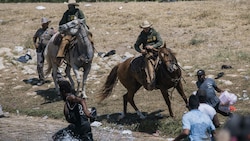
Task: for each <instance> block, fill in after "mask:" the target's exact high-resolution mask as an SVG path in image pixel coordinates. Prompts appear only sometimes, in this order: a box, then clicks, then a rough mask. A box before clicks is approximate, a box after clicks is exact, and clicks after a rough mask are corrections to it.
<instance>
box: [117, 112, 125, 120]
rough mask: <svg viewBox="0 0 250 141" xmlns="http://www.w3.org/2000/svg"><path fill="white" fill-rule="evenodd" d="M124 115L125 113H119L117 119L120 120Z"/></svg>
mask: <svg viewBox="0 0 250 141" xmlns="http://www.w3.org/2000/svg"><path fill="white" fill-rule="evenodd" d="M124 117H125V114H124V113H121V114H120V115H119V116H118V118H117V120H118V121H120V120H121V119H123V118H124Z"/></svg>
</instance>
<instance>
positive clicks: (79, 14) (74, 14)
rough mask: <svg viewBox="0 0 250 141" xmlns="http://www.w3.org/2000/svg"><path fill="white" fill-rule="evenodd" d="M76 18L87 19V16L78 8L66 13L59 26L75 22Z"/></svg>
mask: <svg viewBox="0 0 250 141" xmlns="http://www.w3.org/2000/svg"><path fill="white" fill-rule="evenodd" d="M75 17H77V18H78V19H85V16H84V14H83V12H82V11H81V10H80V9H78V8H76V9H75V10H74V11H69V10H67V11H66V12H64V14H63V17H62V19H61V21H60V22H59V25H62V24H65V23H67V22H70V21H72V20H74V18H75ZM85 24H86V22H85Z"/></svg>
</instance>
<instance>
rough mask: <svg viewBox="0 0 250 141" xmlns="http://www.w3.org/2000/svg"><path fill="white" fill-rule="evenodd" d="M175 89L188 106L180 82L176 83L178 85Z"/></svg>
mask: <svg viewBox="0 0 250 141" xmlns="http://www.w3.org/2000/svg"><path fill="white" fill-rule="evenodd" d="M176 89H177V91H178V93H179V94H180V95H181V97H182V99H183V100H184V102H185V104H186V107H188V100H187V97H186V95H185V93H184V90H183V86H182V83H181V82H179V83H178V85H177V86H176Z"/></svg>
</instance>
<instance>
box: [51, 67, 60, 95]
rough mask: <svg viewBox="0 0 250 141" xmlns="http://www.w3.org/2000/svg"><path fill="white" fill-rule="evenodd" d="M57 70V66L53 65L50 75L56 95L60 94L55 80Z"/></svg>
mask: <svg viewBox="0 0 250 141" xmlns="http://www.w3.org/2000/svg"><path fill="white" fill-rule="evenodd" d="M57 71H58V68H57V66H53V71H52V77H53V80H54V84H55V89H56V92H57V95H60V91H59V85H58V82H57Z"/></svg>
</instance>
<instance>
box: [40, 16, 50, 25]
mask: <svg viewBox="0 0 250 141" xmlns="http://www.w3.org/2000/svg"><path fill="white" fill-rule="evenodd" d="M50 22H51V21H50V20H48V19H47V18H45V17H42V19H41V24H45V23H50Z"/></svg>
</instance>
